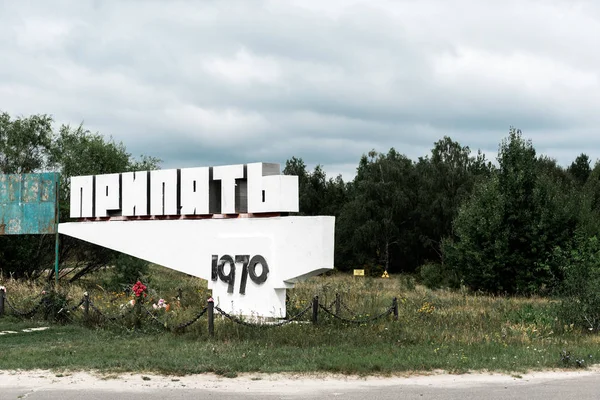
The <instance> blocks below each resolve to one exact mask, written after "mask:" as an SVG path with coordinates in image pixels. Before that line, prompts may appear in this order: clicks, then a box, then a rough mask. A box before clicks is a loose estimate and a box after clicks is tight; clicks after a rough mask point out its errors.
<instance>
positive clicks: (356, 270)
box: [354, 269, 365, 276]
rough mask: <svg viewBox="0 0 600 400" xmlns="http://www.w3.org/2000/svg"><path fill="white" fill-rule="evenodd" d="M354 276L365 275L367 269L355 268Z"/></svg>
mask: <svg viewBox="0 0 600 400" xmlns="http://www.w3.org/2000/svg"><path fill="white" fill-rule="evenodd" d="M354 276H365V270H364V269H355V270H354Z"/></svg>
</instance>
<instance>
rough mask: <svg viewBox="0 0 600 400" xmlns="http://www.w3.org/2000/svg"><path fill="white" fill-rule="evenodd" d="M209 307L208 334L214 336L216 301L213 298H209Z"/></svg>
mask: <svg viewBox="0 0 600 400" xmlns="http://www.w3.org/2000/svg"><path fill="white" fill-rule="evenodd" d="M207 307H208V309H207V314H208V334H209V335H210V336H214V335H215V301H214V300H213V298H212V297H211V298H209V299H208V306H207Z"/></svg>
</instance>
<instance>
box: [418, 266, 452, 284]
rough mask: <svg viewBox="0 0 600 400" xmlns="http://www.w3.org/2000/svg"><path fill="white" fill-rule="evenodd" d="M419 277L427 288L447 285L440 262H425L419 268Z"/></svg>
mask: <svg viewBox="0 0 600 400" xmlns="http://www.w3.org/2000/svg"><path fill="white" fill-rule="evenodd" d="M419 275H420V277H421V282H422V283H423V285H425V286H427V287H428V288H429V289H439V288H441V287H442V286H447V283H448V282H447V279H446V271H445V270H444V267H443V266H442V265H441V264H438V263H427V264H425V265H422V266H421V268H420V274H419Z"/></svg>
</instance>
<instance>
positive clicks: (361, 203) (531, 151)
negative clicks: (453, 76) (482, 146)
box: [284, 128, 600, 294]
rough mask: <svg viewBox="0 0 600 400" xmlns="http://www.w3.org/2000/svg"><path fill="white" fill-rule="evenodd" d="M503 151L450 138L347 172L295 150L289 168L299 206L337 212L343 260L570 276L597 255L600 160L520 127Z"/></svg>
mask: <svg viewBox="0 0 600 400" xmlns="http://www.w3.org/2000/svg"><path fill="white" fill-rule="evenodd" d="M496 161H497V162H496V163H492V162H491V161H489V160H486V157H485V156H484V154H482V152H481V151H477V152H475V153H474V152H472V151H471V150H470V148H469V147H468V146H462V145H461V144H460V143H458V142H456V141H454V140H452V139H451V138H449V137H444V138H442V139H440V140H439V141H437V142H435V143H434V146H433V148H432V149H431V153H430V154H428V155H427V156H424V157H419V158H418V159H417V160H411V159H409V158H408V157H406V156H405V155H403V154H400V153H398V152H397V151H396V150H395V149H394V148H391V149H390V150H389V151H388V152H387V153H378V152H376V151H370V152H369V153H367V154H365V155H363V156H362V157H361V159H360V161H359V163H358V167H357V169H356V176H355V178H354V179H353V180H352V181H350V182H344V181H343V180H342V178H341V177H340V176H338V177H336V178H335V179H334V178H329V179H327V177H326V174H325V173H324V171H323V169H322V167H321V166H320V165H318V166H317V167H315V168H314V170H313V171H308V170H307V168H306V165H305V164H304V162H303V161H302V159H299V158H295V157H292V158H291V159H289V160H288V161H287V162H286V166H285V170H284V172H285V173H287V174H294V175H298V176H299V177H300V179H299V180H300V211H301V214H304V215H335V216H336V249H335V263H336V268H337V269H339V270H342V271H348V270H351V269H355V268H364V269H366V270H367V271H369V272H370V273H371V274H373V275H378V274H381V273H382V272H383V271H384V270H387V271H389V272H390V273H414V274H417V276H418V277H419V278H420V279H421V280H422V281H423V282H424V283H426V284H427V285H428V286H431V287H440V286H448V287H459V286H461V285H465V286H467V287H469V288H471V289H473V290H482V291H485V292H493V293H520V294H532V293H551V292H553V291H555V290H557V289H558V288H561V287H564V285H562V284H563V282H564V280H565V279H566V276H567V275H568V274H569V266H572V265H576V264H577V262H576V259H577V258H578V257H580V258H581V257H588V258H589V257H592V256H595V253H593V250H594V249H595V248H596V247H594V246H596V242H595V238H596V237H597V235H598V230H599V229H600V219H599V217H600V164H599V163H596V164H595V165H593V166H592V165H591V162H590V158H589V156H587V155H586V154H583V153H582V154H580V155H579V156H578V157H577V158H576V159H575V160H574V161H573V162H572V163H571V164H570V165H569V166H568V167H566V168H565V167H563V166H561V165H559V164H558V163H557V161H556V160H554V159H552V158H549V157H547V156H545V155H540V154H538V153H537V152H536V150H535V148H534V146H533V143H532V142H531V140H527V139H525V138H524V137H523V135H522V132H521V131H520V130H518V129H515V128H511V129H510V130H509V132H508V135H507V137H505V138H504V139H503V140H502V142H501V143H500V144H499V149H498V156H497V160H496ZM599 249H600V248H599ZM592 264H593V263H592ZM594 268H596V267H594Z"/></svg>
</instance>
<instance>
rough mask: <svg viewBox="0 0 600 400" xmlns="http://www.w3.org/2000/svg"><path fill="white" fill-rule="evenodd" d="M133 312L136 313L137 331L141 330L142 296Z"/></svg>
mask: <svg viewBox="0 0 600 400" xmlns="http://www.w3.org/2000/svg"><path fill="white" fill-rule="evenodd" d="M133 311H134V313H135V322H134V324H135V329H140V328H141V327H142V296H141V295H140V297H139V298H138V300H136V302H135V305H134V306H133Z"/></svg>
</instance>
